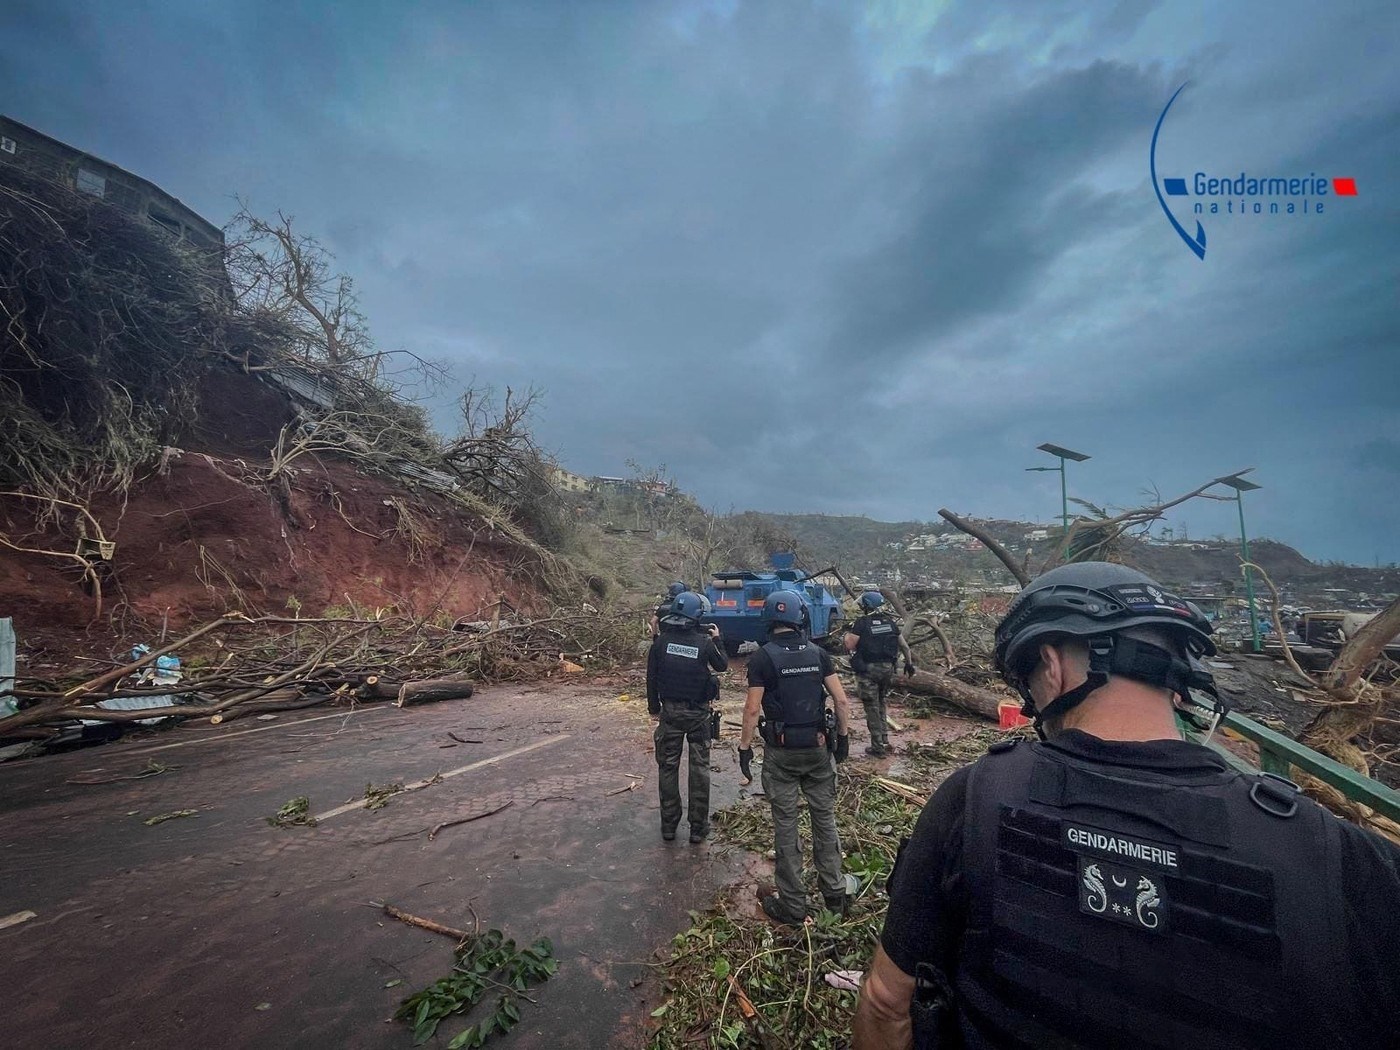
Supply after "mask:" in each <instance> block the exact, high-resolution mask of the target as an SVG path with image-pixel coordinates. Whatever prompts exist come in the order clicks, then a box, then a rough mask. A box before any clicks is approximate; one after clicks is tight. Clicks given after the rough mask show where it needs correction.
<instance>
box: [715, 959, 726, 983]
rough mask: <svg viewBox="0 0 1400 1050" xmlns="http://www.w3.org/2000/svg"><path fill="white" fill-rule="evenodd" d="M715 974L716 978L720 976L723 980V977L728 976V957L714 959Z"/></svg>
mask: <svg viewBox="0 0 1400 1050" xmlns="http://www.w3.org/2000/svg"><path fill="white" fill-rule="evenodd" d="M715 976H716V977H718V978H720V979H721V980H723V979H724V978H725V977H728V976H729V960H728V959H716V960H715Z"/></svg>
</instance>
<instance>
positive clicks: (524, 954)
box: [394, 930, 559, 1050]
mask: <svg viewBox="0 0 1400 1050" xmlns="http://www.w3.org/2000/svg"><path fill="white" fill-rule="evenodd" d="M456 957H457V961H456V963H455V964H454V965H453V967H452V972H451V973H450V974H448V975H447V976H446V977H442V978H439V979H438V980H436V981H434V982H433V983H432V984H430V985H429V986H428V987H427V988H424V989H423V990H422V991H420V992H415V993H414V994H413V995H410V996H409V997H408V998H407V999H405V1000H404V1001H403V1003H402V1004H401V1005H400V1006H399V1008H398V1010H396V1011H395V1012H394V1017H395V1019H396V1020H400V1021H408V1022H409V1023H411V1024H412V1025H413V1045H414V1046H422V1045H423V1044H424V1043H426V1042H427V1041H428V1040H429V1039H431V1038H432V1037H433V1035H434V1034H435V1033H436V1032H437V1029H438V1025H439V1024H441V1023H442V1022H443V1020H445V1019H446V1018H448V1017H451V1016H452V1015H453V1014H467V1013H470V1012H471V1011H472V1009H473V1008H474V1007H475V1006H476V1005H477V1004H478V1003H480V1002H481V1001H482V1000H483V999H485V998H486V997H487V996H488V995H490V994H491V993H492V992H497V991H499V992H500V993H501V994H500V995H499V996H498V997H497V999H496V1008H495V1010H494V1011H492V1013H491V1014H490V1015H489V1016H488V1017H486V1018H485V1019H484V1020H482V1021H478V1022H477V1023H476V1024H474V1025H472V1026H471V1027H469V1028H466V1029H464V1030H463V1031H461V1032H459V1033H458V1034H457V1035H456V1036H455V1037H454V1038H453V1040H452V1041H451V1042H450V1043H448V1044H447V1046H448V1050H473V1048H475V1047H479V1046H483V1045H484V1044H485V1043H486V1040H487V1039H488V1038H490V1037H491V1036H492V1035H494V1034H496V1033H501V1034H504V1033H506V1032H509V1031H510V1030H511V1029H512V1028H514V1027H515V1026H516V1025H517V1024H519V1023H520V1007H519V1005H518V1003H519V1001H520V1000H522V999H523V1000H525V1001H527V1002H534V1000H533V999H531V998H530V997H529V996H528V995H526V994H525V991H526V989H528V988H529V987H530V986H531V985H535V984H540V983H542V982H544V981H547V980H549V978H550V977H552V976H553V975H554V973H555V971H556V970H558V969H559V962H558V960H557V959H555V958H554V946H553V945H552V944H551V943H550V941H549V939H548V938H547V937H541V938H540V939H539V940H537V941H535V942H534V943H533V944H531V945H529V946H528V947H526V948H517V947H516V945H515V941H513V940H511V939H509V938H508V937H506V935H505V934H503V933H502V932H501V931H500V930H487V931H486V932H485V933H482V934H479V935H476V936H473V937H470V938H468V939H467V940H466V941H465V942H464V943H463V944H462V945H461V946H459V947H458V949H457V953H456Z"/></svg>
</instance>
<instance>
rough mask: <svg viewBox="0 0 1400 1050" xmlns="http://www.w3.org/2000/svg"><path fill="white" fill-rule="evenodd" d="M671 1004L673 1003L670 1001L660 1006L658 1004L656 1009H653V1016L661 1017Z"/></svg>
mask: <svg viewBox="0 0 1400 1050" xmlns="http://www.w3.org/2000/svg"><path fill="white" fill-rule="evenodd" d="M670 1005H671V1004H670V1003H669V1002H665V1003H662V1004H661V1005H660V1006H658V1007H657V1008H656V1009H655V1010H653V1011H652V1012H651V1016H652V1017H661V1016H663V1015H664V1014H665V1013H666V1008H667V1007H668V1006H670Z"/></svg>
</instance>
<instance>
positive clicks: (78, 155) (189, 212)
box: [0, 115, 224, 251]
mask: <svg viewBox="0 0 1400 1050" xmlns="http://www.w3.org/2000/svg"><path fill="white" fill-rule="evenodd" d="M0 164H11V165H14V166H16V167H19V168H22V169H24V170H26V171H28V172H31V173H32V174H35V175H40V176H42V177H44V178H47V179H50V180H51V181H54V182H57V183H60V184H61V185H65V186H68V187H69V188H70V189H73V190H77V191H78V192H79V193H86V194H90V195H91V196H94V197H101V198H102V199H103V200H105V201H106V202H107V203H109V204H111V205H113V206H114V207H116V208H119V209H121V210H122V211H124V212H127V213H129V214H132V215H138V216H140V217H141V218H143V219H145V220H146V221H147V222H150V223H151V224H152V225H154V226H158V227H160V228H161V229H163V230H165V231H166V232H167V233H169V234H170V235H171V236H172V237H175V238H176V239H177V240H181V241H187V242H189V243H190V244H194V245H197V246H199V247H201V248H209V249H214V250H219V251H222V249H223V246H224V231H223V230H221V229H219V227H217V226H215V225H214V224H213V223H212V222H210V221H209V220H208V219H206V218H204V217H203V216H202V215H199V214H198V213H196V212H195V211H194V210H193V209H191V208H189V207H186V206H185V205H184V204H183V203H181V201H180V200H179V199H178V198H176V197H173V196H171V195H170V194H169V193H166V192H165V191H164V190H163V189H161V188H160V187H159V186H157V185H156V184H155V183H153V182H150V181H148V180H146V179H143V178H141V177H140V176H139V175H133V174H132V173H131V172H129V171H126V170H125V169H124V168H119V167H117V166H116V165H115V164H112V163H110V162H109V161H105V160H102V159H101V158H99V157H94V156H93V155H92V154H90V153H84V152H83V151H82V150H80V149H76V148H74V147H73V146H69V145H68V144H67V143H64V142H60V141H59V140H58V139H55V138H50V137H49V136H48V135H45V134H44V133H43V132H42V131H36V130H34V129H33V128H31V127H29V126H28V125H27V124H21V123H20V122H19V121H17V120H15V119H13V118H12V117H6V116H3V115H0Z"/></svg>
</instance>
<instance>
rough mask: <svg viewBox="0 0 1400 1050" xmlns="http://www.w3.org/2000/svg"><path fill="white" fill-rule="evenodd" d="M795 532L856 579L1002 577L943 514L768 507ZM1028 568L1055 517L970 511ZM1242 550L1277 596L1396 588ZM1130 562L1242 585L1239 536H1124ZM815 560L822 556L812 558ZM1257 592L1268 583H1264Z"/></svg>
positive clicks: (1381, 576) (1387, 574) (1163, 572)
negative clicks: (982, 515) (892, 516)
mask: <svg viewBox="0 0 1400 1050" xmlns="http://www.w3.org/2000/svg"><path fill="white" fill-rule="evenodd" d="M766 517H768V518H770V519H771V520H772V521H773V522H774V523H775V524H776V525H777V526H778V528H779V529H781V530H783V531H786V532H789V533H790V534H791V535H792V536H793V538H794V539H795V540H796V541H797V544H798V548H799V550H800V552H801V553H802V558H803V561H804V563H806V564H808V565H809V566H811V567H813V568H817V567H821V566H824V565H827V564H831V563H833V562H834V563H836V564H837V565H839V566H841V567H842V569H843V570H845V571H846V572H848V573H849V574H851V575H854V576H857V577H859V578H860V579H861V580H863V581H867V582H872V583H877V582H878V583H883V582H887V581H889V580H892V579H893V578H894V577H895V575H896V573H897V574H898V577H899V578H900V579H902V580H920V581H929V582H932V581H944V580H952V581H961V582H964V583H970V584H976V583H979V582H981V583H989V584H993V583H994V584H1004V583H1007V582H1009V581H1010V577H1009V575H1008V574H1007V572H1006V570H1005V568H1004V567H1003V566H1002V565H1001V563H1000V562H999V561H998V560H997V559H996V558H995V557H994V556H993V555H992V554H991V553H990V552H989V551H987V550H986V549H984V548H982V547H981V545H980V544H977V543H975V542H973V541H971V539H970V538H969V537H967V536H964V535H963V534H962V533H960V532H958V531H957V530H956V529H954V528H953V527H952V526H951V525H949V524H948V523H947V522H945V521H943V520H942V519H941V518H940V519H939V520H937V521H934V522H919V521H896V522H887V521H875V520H873V519H871V518H866V517H853V516H840V515H831V514H769V515H766ZM977 523H978V525H980V526H982V527H983V528H985V529H986V530H987V531H988V532H989V533H990V534H991V535H992V536H993V537H994V538H995V539H996V540H997V541H998V542H999V543H1001V544H1002V545H1003V546H1004V547H1006V548H1007V549H1008V550H1009V551H1011V552H1012V553H1013V554H1014V555H1015V556H1016V557H1017V558H1018V559H1023V560H1024V562H1025V564H1026V565H1027V566H1028V568H1029V570H1030V571H1031V572H1032V573H1034V572H1035V571H1036V570H1038V569H1039V568H1040V566H1041V565H1042V564H1044V562H1045V561H1046V559H1047V558H1049V557H1050V555H1051V554H1052V553H1053V551H1054V548H1055V540H1056V536H1057V533H1058V530H1059V524H1058V522H1057V523H1054V524H1051V525H1041V524H1036V523H1034V522H1022V521H1003V520H990V521H988V520H981V519H979V520H978V522H977ZM1250 555H1251V558H1252V559H1253V560H1254V562H1255V563H1256V564H1258V565H1259V566H1261V567H1262V568H1263V569H1264V571H1265V572H1267V573H1268V574H1269V576H1270V578H1271V579H1272V580H1273V581H1274V583H1276V584H1277V585H1278V586H1279V588H1280V589H1281V591H1282V592H1283V596H1284V600H1285V601H1286V602H1289V603H1291V604H1302V605H1307V606H1310V607H1314V608H1321V607H1324V606H1332V607H1339V606H1346V607H1350V608H1366V607H1369V606H1379V605H1380V604H1382V603H1383V602H1384V601H1387V600H1389V599H1391V598H1394V596H1395V595H1396V594H1397V593H1400V569H1397V568H1381V569H1373V568H1365V567H1361V566H1351V565H1340V564H1337V563H1331V562H1329V563H1318V562H1313V561H1310V560H1309V559H1308V558H1306V557H1304V556H1303V555H1302V554H1300V553H1299V552H1298V551H1296V550H1294V549H1293V548H1292V547H1290V546H1288V545H1287V544H1284V543H1278V542H1276V541H1274V540H1268V539H1259V540H1255V541H1253V542H1252V543H1251V544H1250ZM1125 560H1126V561H1128V562H1129V563H1130V564H1132V565H1134V566H1136V567H1137V568H1140V569H1142V570H1143V571H1144V572H1146V573H1148V574H1149V575H1152V576H1154V577H1156V578H1157V579H1159V580H1161V582H1162V583H1164V584H1166V585H1168V586H1170V587H1175V588H1178V589H1181V590H1183V591H1188V592H1189V593H1196V594H1199V593H1222V594H1231V593H1238V592H1239V591H1241V590H1242V586H1243V585H1242V582H1241V574H1240V557H1239V545H1238V544H1237V543H1235V542H1234V541H1232V540H1220V539H1211V540H1198V541H1184V540H1183V541H1174V542H1155V541H1154V542H1144V541H1130V542H1129V544H1128V547H1127V555H1126V558H1125ZM817 563H821V564H820V565H818V564H817ZM1261 592H1263V593H1267V588H1264V587H1262V584H1261Z"/></svg>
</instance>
